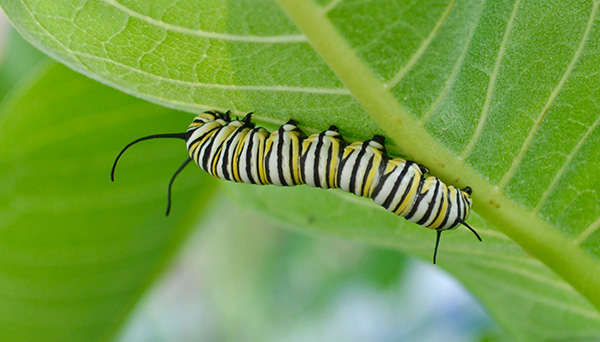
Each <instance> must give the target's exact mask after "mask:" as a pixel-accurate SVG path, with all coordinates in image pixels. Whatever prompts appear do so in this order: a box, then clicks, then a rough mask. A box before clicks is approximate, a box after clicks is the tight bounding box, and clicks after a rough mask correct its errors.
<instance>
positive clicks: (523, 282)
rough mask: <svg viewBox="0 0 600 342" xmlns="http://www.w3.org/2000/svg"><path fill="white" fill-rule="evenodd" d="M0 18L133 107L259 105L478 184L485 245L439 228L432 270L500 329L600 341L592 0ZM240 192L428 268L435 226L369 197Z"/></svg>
mask: <svg viewBox="0 0 600 342" xmlns="http://www.w3.org/2000/svg"><path fill="white" fill-rule="evenodd" d="M0 4H2V7H3V9H4V10H5V12H6V13H7V15H8V16H9V18H10V20H11V22H12V23H13V24H14V25H15V27H16V28H17V29H18V30H19V32H20V33H21V34H22V35H23V36H24V37H25V38H26V39H27V40H29V41H30V42H31V43H33V44H34V45H35V46H37V47H39V48H40V49H42V50H43V51H45V52H46V53H48V54H50V55H51V56H53V57H54V58H56V59H58V60H59V61H61V62H63V63H65V64H67V65H68V66H70V67H71V68H73V69H75V70H76V71H79V72H82V73H84V74H85V75H88V76H90V77H92V78H94V79H97V80H100V81H102V82H104V83H107V84H109V85H111V86H113V87H116V88H118V89H121V90H123V91H125V92H127V93H131V94H133V95H135V96H138V97H141V98H144V99H147V100H150V101H153V102H156V103H159V104H162V105H165V106H168V107H172V108H177V109H183V110H187V111H192V112H199V111H202V110H204V109H209V108H216V109H221V110H226V109H233V110H234V111H235V112H236V114H242V113H244V112H249V111H253V112H255V113H256V114H255V119H256V120H257V121H259V122H261V123H263V124H267V125H278V124H281V123H283V122H285V121H287V120H288V119H290V118H294V119H296V120H297V121H299V122H300V124H301V128H302V129H304V130H305V132H307V133H314V132H318V131H320V130H323V129H325V128H327V127H328V126H329V125H330V124H336V125H337V126H338V127H340V130H341V132H342V133H343V134H344V135H345V136H348V137H349V138H351V139H357V140H362V139H367V138H370V137H371V136H372V135H373V134H384V135H386V136H387V137H389V138H391V139H390V140H388V143H389V144H390V148H389V149H390V151H391V152H393V153H396V154H402V155H406V156H408V157H410V158H411V159H414V160H416V161H418V162H420V163H422V164H425V165H427V166H428V167H429V168H430V169H431V170H432V173H433V174H434V175H436V176H439V177H440V178H441V179H443V180H444V181H446V182H448V183H450V184H454V185H458V186H465V185H470V186H471V187H472V188H473V190H474V200H475V204H474V210H475V212H476V214H478V215H473V217H471V218H470V220H469V223H471V225H472V226H475V227H477V230H478V231H479V232H480V233H481V234H482V237H483V238H484V242H483V243H481V244H479V243H477V242H476V241H474V239H473V237H472V236H470V234H469V232H468V231H464V232H456V233H454V232H452V233H446V234H444V236H443V242H442V246H441V250H440V253H441V254H440V256H443V258H441V259H440V261H441V265H442V266H443V267H444V268H446V269H448V270H449V271H451V272H452V273H453V274H454V275H456V276H457V277H458V278H460V279H461V280H462V281H463V283H465V284H466V285H467V286H468V287H469V288H470V289H471V290H472V291H473V292H474V293H475V294H476V295H478V296H479V298H481V300H482V301H483V302H484V303H486V305H487V307H488V309H489V310H490V312H492V314H493V315H494V316H495V317H496V318H497V319H498V321H499V322H500V323H501V324H502V325H503V326H504V327H505V328H506V329H507V330H508V331H510V332H512V333H513V334H514V335H515V336H517V337H520V338H522V339H532V338H540V337H551V336H552V337H557V336H558V337H564V338H565V339H570V338H571V339H575V338H579V339H581V340H586V339H594V338H599V337H600V328H598V327H599V326H600V324H598V323H599V321H600V315H599V313H598V311H597V309H598V308H599V307H600V271H599V270H600V266H599V265H598V259H599V254H600V248H598V246H599V243H600V232H599V229H598V228H599V227H600V206H598V205H597V203H598V201H599V198H598V197H599V196H598V194H599V193H600V182H598V181H597V179H598V178H599V177H598V176H599V175H598V172H600V171H598V170H600V168H599V166H600V165H598V164H599V163H600V158H598V154H599V153H600V152H598V151H600V134H599V132H600V130H598V129H597V126H598V123H599V122H600V111H599V110H598V108H597V106H598V103H597V101H595V99H596V98H598V92H599V90H600V89H599V85H600V79H598V78H599V77H600V73H598V72H597V71H598V62H597V61H598V60H599V58H598V57H600V56H598V54H599V51H600V49H599V46H598V45H599V44H600V27H599V21H598V6H599V2H597V1H572V2H560V1H552V2H544V3H540V2H525V1H520V0H515V1H506V2H492V1H487V2H486V1H463V2H460V1H452V0H450V1H449V0H445V1H441V0H435V1H433V0H432V1H405V2H402V3H398V2H396V1H384V0H381V1H371V2H368V3H366V2H363V1H358V0H354V1H352V0H346V1H338V0H333V1H330V2H329V1H319V2H312V1H291V0H290V1H288V0H280V2H279V3H274V2H272V1H266V0H264V1H254V0H252V1H251V0H247V1H240V2H235V3H230V2H227V1H222V2H218V1H206V2H198V1H178V2H176V3H173V2H171V1H166V0H164V1H152V2H142V1H133V0H131V1H124V0H121V1H117V0H103V1H85V0H80V1H53V2H46V1H42V0H21V1H16V0H2V1H0ZM392 14H393V15H392ZM21 115H25V114H21ZM123 115H124V116H123V117H125V115H126V114H123ZM171 118H172V119H169V120H175V119H177V117H176V116H175V115H172V116H171ZM23 120H26V119H25V118H23ZM28 120H32V119H28ZM164 120H166V119H164ZM164 120H163V121H164ZM177 120H178V121H179V119H177ZM24 122H25V121H24ZM98 134H100V133H98ZM228 188H229V187H228ZM246 189H247V188H246V187H245V186H243V185H232V186H231V191H232V192H235V193H236V197H240V198H248V200H246V201H243V202H249V203H251V206H253V207H255V208H257V210H259V211H262V212H265V213H267V214H269V215H272V216H275V217H278V218H280V219H281V220H286V221H287V222H289V223H291V224H293V225H295V226H297V227H299V229H301V230H302V231H310V232H314V233H317V234H332V235H337V236H343V237H347V238H352V239H357V240H360V241H366V242H370V243H375V244H380V245H386V246H391V247H395V248H399V249H402V250H404V251H406V252H409V253H411V254H415V255H419V256H423V257H426V258H427V259H429V257H430V252H431V247H432V246H431V245H432V235H431V234H428V233H431V232H428V231H425V230H423V229H418V228H416V226H414V225H410V224H406V223H405V222H404V220H401V219H398V218H397V217H394V216H392V215H389V214H386V213H385V212H381V211H380V210H379V209H378V208H374V207H373V205H371V204H370V202H369V201H363V200H356V199H353V198H351V197H348V196H343V195H341V194H339V193H338V192H331V191H328V192H314V191H313V190H312V189H302V188H298V189H284V190H285V191H284V190H281V189H274V188H269V187H265V188H264V189H263V188H260V189H256V188H252V190H246ZM157 191H159V190H158V189H157ZM263 192H264V194H263V195H262V196H261V195H260V194H262V193H263ZM157 196H158V192H157ZM286 196H289V198H287V201H285V202H283V201H280V202H279V203H274V202H273V200H274V199H278V198H283V197H286ZM331 196H333V197H331ZM326 199H328V201H327V202H323V203H322V204H321V206H320V207H319V206H318V205H315V206H311V205H309V204H306V205H304V204H303V203H306V202H310V204H312V203H316V201H321V200H322V201H326ZM283 203H286V204H287V205H286V207H285V208H284V207H282V205H283ZM290 203H293V205H291V204H290ZM331 203H339V204H335V207H333V204H331ZM246 205H248V204H246ZM323 206H325V207H330V208H332V209H331V210H327V211H323V210H322V209H320V210H319V208H323ZM284 209H285V210H284ZM357 213H360V215H358V214H357ZM310 217H313V218H314V217H317V219H312V220H309V219H308V218H310ZM363 217H364V218H363ZM515 242H516V243H515ZM523 249H525V250H526V251H527V252H524V250H523ZM530 255H531V256H533V257H535V258H537V259H539V260H536V259H535V258H533V257H531V256H530ZM540 261H541V262H540ZM550 270H551V271H550ZM557 274H558V276H557ZM561 278H562V279H561ZM584 298H585V299H584ZM586 299H587V301H586ZM590 303H591V304H590ZM544 327H553V328H554V330H553V329H548V330H545V329H544Z"/></svg>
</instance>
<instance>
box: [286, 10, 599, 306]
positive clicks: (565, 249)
mask: <svg viewBox="0 0 600 342" xmlns="http://www.w3.org/2000/svg"><path fill="white" fill-rule="evenodd" d="M278 2H279V4H280V5H281V7H282V8H283V9H284V10H285V11H286V13H287V14H288V15H289V16H290V18H291V19H292V21H293V22H294V23H295V24H296V25H297V26H298V28H299V29H300V30H301V31H302V32H303V33H304V34H305V35H306V37H308V40H309V42H310V43H311V45H312V46H313V48H314V49H315V51H316V52H317V53H318V54H319V55H320V56H321V57H322V58H323V60H324V61H325V62H326V63H327V64H328V65H329V67H330V68H331V69H332V71H333V72H335V74H336V75H337V76H338V77H339V78H340V80H341V81H342V82H343V83H344V84H345V85H346V87H347V88H348V89H349V90H350V92H351V93H352V94H353V95H354V97H355V98H356V99H357V101H358V102H359V103H360V104H361V105H362V106H363V108H364V109H365V110H366V111H367V112H368V113H369V114H370V115H371V117H372V118H373V119H374V120H375V121H376V122H377V123H378V124H379V125H380V126H381V127H382V128H383V129H384V130H385V131H386V132H387V133H388V134H389V136H390V137H392V138H393V139H394V140H395V141H396V142H398V143H399V145H400V146H401V147H402V148H403V150H404V151H407V154H408V155H409V156H411V157H413V158H414V159H415V160H417V161H418V162H420V163H423V164H425V165H428V166H429V167H431V168H432V170H434V171H435V172H434V173H435V174H436V175H437V176H439V177H440V178H442V179H452V180H456V181H455V182H452V183H454V184H456V183H459V184H460V185H463V186H464V185H466V183H467V182H468V183H469V185H471V186H472V187H473V189H474V190H475V193H474V209H475V210H476V211H477V212H478V213H479V214H480V215H482V216H483V217H484V218H486V219H487V220H488V221H489V222H491V223H493V224H494V225H495V226H496V227H497V228H498V229H499V230H500V231H502V232H503V233H505V234H506V235H507V236H509V237H510V238H511V239H513V240H514V241H515V242H516V243H518V244H519V245H521V246H522V247H523V248H524V249H525V250H527V251H528V252H529V253H531V254H532V255H534V256H535V257H537V258H538V259H539V260H541V261H542V262H543V263H544V264H546V265H547V266H548V267H550V268H551V269H552V270H553V271H554V272H556V273H557V274H558V275H559V276H561V277H562V278H563V279H565V280H566V281H567V282H569V283H570V284H571V285H572V286H573V287H574V288H575V289H576V290H577V291H578V292H579V293H581V294H582V295H583V296H584V297H585V298H587V299H588V300H589V301H590V302H591V303H592V304H593V305H594V306H595V307H596V308H597V309H600V265H599V264H598V263H597V262H595V260H593V259H592V257H591V256H590V255H588V254H587V253H585V252H584V251H583V250H582V249H581V248H579V246H578V245H577V244H575V243H574V242H573V241H572V240H569V239H568V238H567V237H566V236H565V235H563V234H561V233H560V232H558V231H557V230H556V229H555V228H554V227H552V226H551V225H549V224H548V223H547V222H544V221H542V220H541V219H540V217H539V216H537V215H536V214H535V213H531V212H528V211H526V210H525V209H524V208H522V207H520V206H519V205H517V204H516V203H515V202H513V201H511V200H510V199H509V198H508V197H507V196H506V195H505V194H504V193H503V192H502V190H501V189H500V188H498V187H497V186H494V185H492V184H489V183H488V182H487V181H486V180H485V179H484V178H483V177H482V176H481V175H479V174H477V173H476V172H475V170H474V169H472V168H470V167H469V166H468V165H467V164H466V162H465V160H464V159H462V158H460V157H457V156H456V155H454V154H452V153H451V152H450V151H448V150H447V149H446V148H444V147H443V146H442V145H440V144H439V142H437V141H436V140H435V139H434V138H433V137H432V136H431V135H430V134H429V133H428V132H427V130H425V128H424V127H423V125H422V124H421V123H420V122H419V121H418V120H417V119H415V118H414V117H413V116H411V115H410V113H409V112H408V111H407V110H406V109H405V108H404V107H403V106H401V105H400V104H399V103H398V101H397V99H396V98H394V96H393V94H392V93H391V92H390V88H388V87H386V86H385V85H384V84H383V83H382V82H381V81H380V80H379V79H378V78H377V77H376V76H375V75H374V74H373V73H372V72H371V70H369V69H368V67H367V66H366V65H365V63H363V62H362V61H361V59H360V57H359V56H357V54H356V52H355V51H354V50H353V49H352V48H351V47H350V46H349V45H348V43H347V41H346V40H345V39H344V38H343V37H342V36H341V35H340V33H339V32H338V31H337V29H336V28H335V27H334V25H333V23H332V22H331V21H330V20H329V19H328V18H327V12H326V10H325V9H324V8H322V7H319V6H318V5H316V4H315V3H314V2H312V1H295V0H278ZM419 152H421V153H420V154H418V153H419ZM417 154H418V155H417ZM457 175H461V178H459V179H457Z"/></svg>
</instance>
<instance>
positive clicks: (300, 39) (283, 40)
mask: <svg viewBox="0 0 600 342" xmlns="http://www.w3.org/2000/svg"><path fill="white" fill-rule="evenodd" d="M102 1H104V3H106V4H108V5H111V6H113V7H114V8H116V9H118V10H119V11H121V12H123V13H125V14H127V15H129V16H131V17H134V18H137V19H139V20H141V21H144V22H146V23H148V24H150V25H153V26H157V27H160V28H162V29H164V30H166V31H171V32H178V33H182V34H187V35H191V36H196V37H201V38H208V39H220V40H228V41H236V42H246V43H267V44H288V43H305V42H306V41H307V40H306V36H304V35H303V34H291V35H280V36H251V35H247V36H245V35H235V34H229V33H219V32H209V31H203V30H198V29H190V28H186V27H181V26H176V25H172V24H169V23H166V22H164V21H161V20H157V19H154V18H151V17H148V16H146V15H143V14H141V13H139V12H136V11H134V10H132V9H131V8H129V7H127V6H125V5H123V4H121V3H119V2H118V1H117V0H102Z"/></svg>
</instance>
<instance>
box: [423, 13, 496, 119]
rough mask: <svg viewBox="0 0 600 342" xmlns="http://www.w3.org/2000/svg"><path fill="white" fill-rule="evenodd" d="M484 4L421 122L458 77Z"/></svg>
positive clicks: (427, 117) (431, 111)
mask: <svg viewBox="0 0 600 342" xmlns="http://www.w3.org/2000/svg"><path fill="white" fill-rule="evenodd" d="M484 5H485V1H482V2H481V5H480V7H479V10H478V11H477V15H476V17H477V20H476V21H475V22H474V23H473V26H472V27H471V29H470V30H469V34H468V35H467V39H466V40H465V43H464V46H463V48H462V49H461V52H460V55H459V57H458V59H457V60H456V63H455V64H454V68H453V69H452V73H451V74H450V77H448V79H447V80H446V84H445V85H444V89H442V91H441V92H440V93H439V94H438V96H437V97H436V98H435V101H433V103H432V104H431V106H429V109H427V111H426V112H425V114H424V115H423V116H422V117H421V122H422V123H423V124H425V123H427V122H428V121H429V119H431V116H432V115H433V113H435V112H436V111H437V109H438V108H439V106H440V105H441V104H442V101H443V100H444V99H445V98H446V96H448V93H449V92H450V89H452V86H453V85H454V82H455V81H456V78H457V77H458V72H459V71H460V69H461V67H462V65H463V63H464V61H465V58H466V56H467V51H469V47H471V44H472V43H473V37H474V36H475V31H476V29H477V26H479V20H480V19H481V12H482V11H483V7H484Z"/></svg>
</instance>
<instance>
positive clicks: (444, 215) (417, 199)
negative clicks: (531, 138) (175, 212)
mask: <svg viewBox="0 0 600 342" xmlns="http://www.w3.org/2000/svg"><path fill="white" fill-rule="evenodd" d="M251 115H252V113H249V114H247V115H246V116H245V117H244V118H243V119H242V120H239V119H237V120H233V119H232V118H231V116H230V112H229V111H227V112H226V113H222V112H218V111H207V112H204V113H202V114H199V115H198V116H197V117H196V118H195V119H194V121H193V122H192V123H191V124H190V126H189V128H188V129H187V131H186V132H185V133H172V134H157V135H150V136H147V137H143V138H139V139H137V140H134V141H133V142H131V143H129V144H128V145H127V146H125V147H124V148H123V149H122V150H121V152H120V153H119V155H118V156H117V158H116V159H115V162H114V164H113V167H112V170H111V180H112V181H114V174H115V168H116V166H117V163H118V161H119V159H120V158H121V156H122V155H123V153H124V152H125V151H126V150H127V149H128V148H129V147H131V146H132V145H134V144H137V143H138V142H140V141H144V140H149V139H157V138H178V139H183V140H185V142H186V145H187V149H188V152H189V157H188V158H187V159H186V160H185V161H184V162H183V164H181V166H180V167H179V168H178V169H177V171H175V173H174V174H173V176H172V177H171V180H170V182H169V186H168V192H167V212H166V214H167V215H169V212H170V210H171V188H172V186H173V182H174V181H175V178H176V177H177V175H178V174H179V173H180V172H181V171H182V170H183V169H184V168H185V167H186V166H187V165H188V164H189V163H190V161H192V160H194V161H195V162H196V164H198V166H200V168H202V169H203V170H204V171H206V172H208V173H209V174H211V175H212V176H214V177H217V178H222V179H226V180H229V181H233V182H239V183H251V184H262V185H266V184H273V185H279V186H294V185H300V184H307V185H309V186H312V187H318V188H323V189H329V188H340V189H342V190H343V191H346V192H351V193H354V194H355V195H357V196H362V197H368V198H371V199H373V201H375V203H377V204H379V205H380V206H382V207H384V208H385V209H387V210H388V211H391V212H393V213H394V214H396V215H399V216H403V217H404V218H406V219H407V220H409V221H411V222H415V223H417V224H419V225H421V226H424V227H427V228H431V229H435V230H436V232H437V235H436V241H435V248H434V252H433V263H434V264H435V262H436V257H437V250H438V246H439V243H440V237H441V235H442V232H443V231H445V230H450V229H454V228H457V227H458V226H459V225H461V224H462V225H463V226H465V227H467V228H468V229H469V230H471V231H472V232H473V234H475V236H476V237H477V239H479V241H481V237H480V236H479V234H477V232H476V231H475V230H474V229H473V228H471V227H470V226H469V225H468V224H467V223H465V221H466V220H467V217H468V216H469V212H470V211H471V204H472V200H471V188H469V187H466V188H464V189H462V190H461V189H457V188H455V187H454V186H451V185H450V186H447V185H446V184H444V183H443V182H442V181H440V180H439V179H437V178H436V177H433V176H429V177H425V174H426V173H429V170H428V169H427V168H426V167H424V166H422V165H419V164H417V163H415V162H412V161H408V160H404V159H401V158H390V157H389V156H388V154H387V152H386V150H385V141H384V138H383V137H382V136H380V135H375V136H374V137H373V139H370V140H367V141H364V142H354V143H348V142H346V141H345V140H344V138H342V136H341V135H340V134H339V132H338V129H337V127H335V126H331V127H329V129H327V130H326V131H323V132H321V133H317V134H313V135H311V136H308V137H307V136H306V134H304V132H302V131H301V130H300V129H299V128H298V126H297V123H296V122H295V121H294V120H290V121H288V122H287V123H286V124H284V125H282V126H281V127H279V129H277V130H275V131H273V132H271V133H270V132H268V131H267V130H266V129H264V128H262V127H255V126H254V124H253V123H252V122H251V120H250V119H251Z"/></svg>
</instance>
